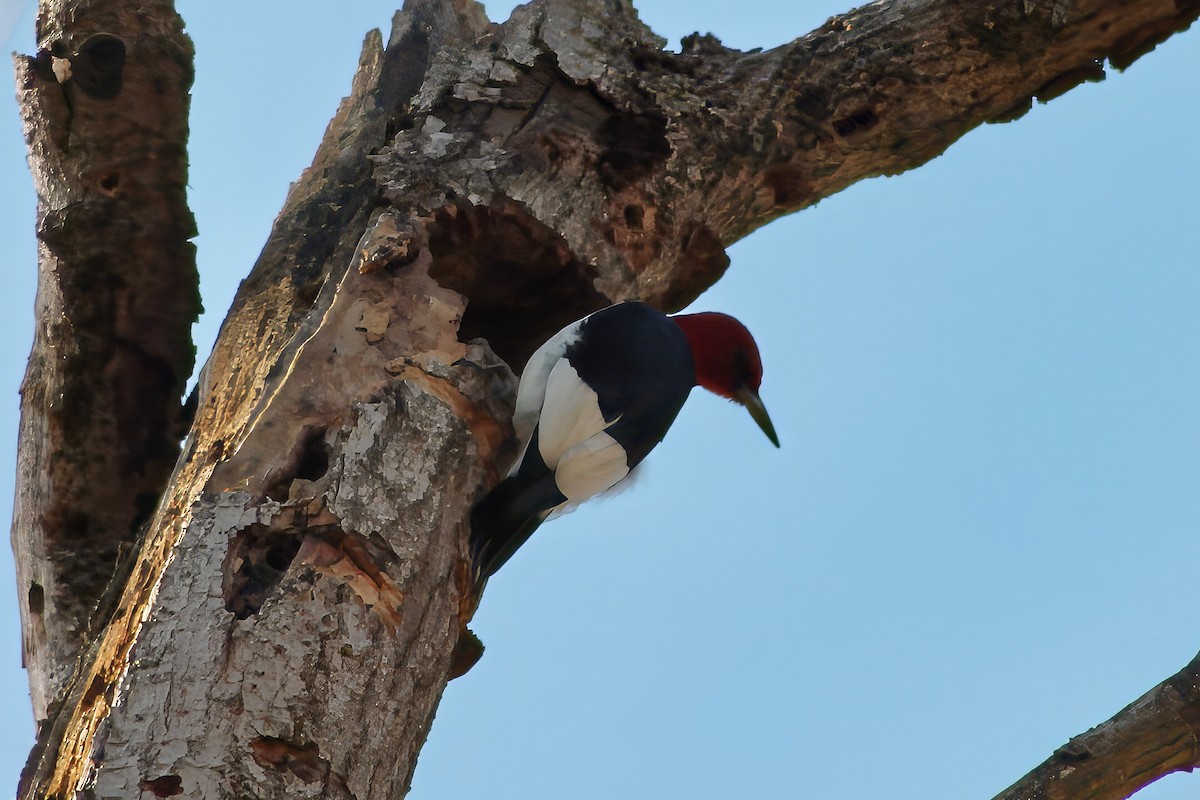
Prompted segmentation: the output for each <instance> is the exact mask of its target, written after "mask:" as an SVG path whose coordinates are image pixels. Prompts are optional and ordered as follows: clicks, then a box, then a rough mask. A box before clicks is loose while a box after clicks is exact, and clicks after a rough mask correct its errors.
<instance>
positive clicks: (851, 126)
mask: <svg viewBox="0 0 1200 800" xmlns="http://www.w3.org/2000/svg"><path fill="white" fill-rule="evenodd" d="M878 124H879V116H878V115H877V114H876V113H875V111H874V109H870V108H865V109H863V110H862V111H859V112H857V113H855V114H851V115H850V116H848V117H842V118H841V119H838V120H834V121H833V129H834V130H835V131H837V133H838V136H842V137H846V136H849V135H851V134H854V133H864V132H866V131H869V130H871V128H874V127H875V126H876V125H878Z"/></svg>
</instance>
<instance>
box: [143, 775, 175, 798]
mask: <svg viewBox="0 0 1200 800" xmlns="http://www.w3.org/2000/svg"><path fill="white" fill-rule="evenodd" d="M138 787H139V788H140V789H141V790H142V791H143V792H150V793H151V794H153V795H154V796H155V797H174V796H175V795H177V794H183V778H181V777H179V776H178V775H163V776H161V777H158V778H155V779H154V780H152V781H149V780H147V781H142V782H141V783H140V784H138Z"/></svg>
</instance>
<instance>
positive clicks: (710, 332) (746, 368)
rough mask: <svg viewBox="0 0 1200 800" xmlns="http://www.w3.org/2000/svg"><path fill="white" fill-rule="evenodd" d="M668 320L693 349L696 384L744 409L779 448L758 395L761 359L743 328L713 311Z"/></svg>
mask: <svg viewBox="0 0 1200 800" xmlns="http://www.w3.org/2000/svg"><path fill="white" fill-rule="evenodd" d="M671 319H673V320H675V322H676V323H677V324H678V325H679V327H680V328H681V329H682V330H683V333H684V335H685V336H686V337H687V340H688V343H689V344H690V345H691V347H692V361H693V362H694V363H695V365H696V384H697V385H698V386H703V387H704V388H705V389H708V390H709V391H710V392H712V393H714V394H717V395H720V396H721V397H727V398H729V399H730V400H733V401H735V402H738V403H741V404H742V405H743V406H745V407H746V410H747V411H749V412H750V416H751V417H753V418H754V421H755V422H756V423H758V427H760V428H762V431H763V433H765V434H766V435H767V438H768V439H770V440H771V443H772V444H773V445H775V446H776V447H779V437H778V436H776V435H775V426H774V425H772V424H771V418H770V417H769V416H768V415H767V409H766V407H765V406H763V403H762V400H761V399H759V396H758V389H759V387H760V386H761V385H762V375H763V368H762V358H760V357H759V355H758V345H757V344H755V342H754V337H753V336H751V335H750V331H748V330H746V326H745V325H743V324H742V323H740V322H738V321H737V320H736V319H734V318H733V317H731V316H729V315H728V314H718V313H716V312H713V311H705V312H702V313H699V314H679V315H677V316H674V317H671Z"/></svg>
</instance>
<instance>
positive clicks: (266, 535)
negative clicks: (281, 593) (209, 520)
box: [222, 524, 300, 619]
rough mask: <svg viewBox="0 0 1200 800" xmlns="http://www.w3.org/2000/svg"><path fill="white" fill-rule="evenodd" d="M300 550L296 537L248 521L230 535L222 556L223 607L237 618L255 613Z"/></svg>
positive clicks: (298, 540) (244, 617)
mask: <svg viewBox="0 0 1200 800" xmlns="http://www.w3.org/2000/svg"><path fill="white" fill-rule="evenodd" d="M299 550H300V537H298V536H294V535H293V534H291V533H290V532H287V531H274V530H271V529H269V528H267V527H266V526H265V525H257V524H256V525H251V526H250V527H248V528H246V529H245V530H243V531H241V532H240V533H238V534H237V536H235V537H234V539H233V543H232V544H231V545H230V547H229V555H228V556H226V560H225V567H224V573H225V580H224V581H223V584H224V585H223V586H222V594H223V595H224V597H225V610H226V611H229V612H231V613H232V614H233V615H234V616H235V617H237V618H238V619H246V618H247V617H249V616H251V615H252V614H257V613H258V611H259V609H261V608H262V605H263V603H264V602H266V599H267V597H268V596H269V595H270V594H271V591H272V590H273V589H274V588H275V587H276V586H277V585H278V584H279V581H280V580H282V579H283V576H284V573H286V572H287V570H288V567H290V566H291V564H292V559H294V558H295V557H296V553H297V552H298V551H299Z"/></svg>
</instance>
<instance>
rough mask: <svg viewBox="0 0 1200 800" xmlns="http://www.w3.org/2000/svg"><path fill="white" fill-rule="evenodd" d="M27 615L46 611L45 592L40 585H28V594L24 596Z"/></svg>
mask: <svg viewBox="0 0 1200 800" xmlns="http://www.w3.org/2000/svg"><path fill="white" fill-rule="evenodd" d="M26 598H27V602H28V604H29V613H31V614H41V613H42V612H43V611H45V610H46V590H45V589H43V588H42V585H41V584H40V583H31V584H29V594H28V595H26Z"/></svg>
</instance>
